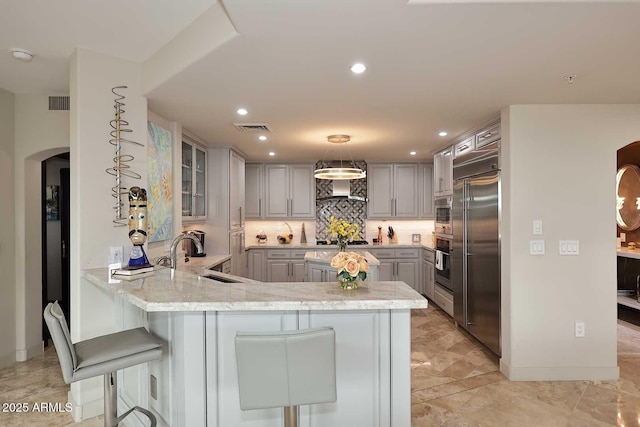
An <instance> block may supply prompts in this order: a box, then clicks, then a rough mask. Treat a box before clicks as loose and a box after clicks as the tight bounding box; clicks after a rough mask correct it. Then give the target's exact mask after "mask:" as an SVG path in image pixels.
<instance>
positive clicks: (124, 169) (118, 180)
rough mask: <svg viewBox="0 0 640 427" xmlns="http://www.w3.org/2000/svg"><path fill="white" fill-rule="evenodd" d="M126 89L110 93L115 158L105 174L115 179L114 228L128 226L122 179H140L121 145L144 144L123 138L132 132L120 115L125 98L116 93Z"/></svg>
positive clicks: (116, 89)
mask: <svg viewBox="0 0 640 427" xmlns="http://www.w3.org/2000/svg"><path fill="white" fill-rule="evenodd" d="M126 88H127V86H116V87H114V88H112V89H111V92H112V93H113V94H114V95H115V96H116V98H115V99H114V105H113V108H114V109H115V118H114V119H113V120H111V121H110V122H109V124H110V125H111V129H112V130H111V132H109V135H110V136H111V138H110V139H109V143H110V144H111V145H113V146H114V147H115V156H114V158H113V163H114V165H113V166H112V167H110V168H108V169H107V173H108V174H109V175H113V176H114V177H115V185H114V186H113V187H111V196H112V197H113V198H114V199H116V203H115V206H114V207H113V209H114V210H115V219H114V220H113V223H114V224H115V225H114V227H124V226H126V225H128V218H127V217H126V216H124V214H123V209H122V207H123V206H124V203H123V202H122V197H123V196H124V197H128V194H129V190H128V189H127V187H125V186H124V184H123V182H122V178H123V177H127V178H131V179H142V176H141V175H140V174H139V173H137V172H134V171H133V170H131V165H129V164H128V163H130V162H132V161H133V160H134V157H133V156H132V155H130V154H123V153H122V144H123V143H130V144H135V145H138V146H140V147H144V144H141V143H139V142H136V141H133V140H131V139H127V138H124V137H123V134H126V133H129V132H132V130H131V129H130V128H129V127H128V126H129V122H128V121H126V120H124V119H123V118H122V115H123V114H124V113H125V109H124V105H125V104H124V99H125V96H124V95H122V94H120V93H118V90H119V89H126Z"/></svg>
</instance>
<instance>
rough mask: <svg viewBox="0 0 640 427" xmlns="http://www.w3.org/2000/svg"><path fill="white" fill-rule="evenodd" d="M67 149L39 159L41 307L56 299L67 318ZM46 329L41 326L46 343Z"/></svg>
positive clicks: (68, 174)
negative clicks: (40, 173)
mask: <svg viewBox="0 0 640 427" xmlns="http://www.w3.org/2000/svg"><path fill="white" fill-rule="evenodd" d="M69 191H70V173H69V153H64V154H60V155H57V156H54V157H50V158H49V159H47V160H45V161H43V162H42V309H43V310H44V307H45V306H46V305H47V304H48V303H49V302H53V301H56V300H57V301H58V302H59V303H60V307H61V308H62V310H63V312H64V314H65V316H66V318H67V322H68V323H70V322H71V316H70V315H71V313H70V307H71V298H70V282H69V269H70V264H69V263H70V258H69V250H70V248H69V228H70V227H69ZM49 337H50V336H49V329H48V328H47V327H46V326H45V325H44V323H43V327H42V339H43V341H44V343H45V345H47V343H48V340H49Z"/></svg>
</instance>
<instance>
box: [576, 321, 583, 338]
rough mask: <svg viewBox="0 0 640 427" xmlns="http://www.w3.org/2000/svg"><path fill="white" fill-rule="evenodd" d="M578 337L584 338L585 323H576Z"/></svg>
mask: <svg viewBox="0 0 640 427" xmlns="http://www.w3.org/2000/svg"><path fill="white" fill-rule="evenodd" d="M576 337H577V338H584V322H576Z"/></svg>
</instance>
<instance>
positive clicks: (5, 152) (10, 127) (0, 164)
mask: <svg viewBox="0 0 640 427" xmlns="http://www.w3.org/2000/svg"><path fill="white" fill-rule="evenodd" d="M13 140H14V96H13V94H11V93H10V92H6V91H4V90H2V89H0V182H1V183H2V185H0V199H1V200H3V202H2V203H0V218H2V220H1V221H0V277H2V280H0V295H2V298H0V325H3V327H2V328H0V342H2V346H1V347H0V368H2V367H4V366H7V365H9V364H11V363H13V362H14V361H15V360H16V353H15V348H16V333H15V330H16V328H15V325H16V306H15V296H16V286H15V256H14V253H15V252H14V247H15V211H14V205H13V203H12V201H13V197H14V193H13V184H14V178H13V163H14V159H13V151H14V148H13Z"/></svg>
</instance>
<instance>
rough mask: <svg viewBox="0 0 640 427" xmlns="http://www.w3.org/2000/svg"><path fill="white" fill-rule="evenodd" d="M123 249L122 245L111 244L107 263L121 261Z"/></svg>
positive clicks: (122, 259)
mask: <svg viewBox="0 0 640 427" xmlns="http://www.w3.org/2000/svg"><path fill="white" fill-rule="evenodd" d="M123 252H124V249H123V248H122V246H111V248H109V264H115V263H118V262H119V263H122V262H123V261H124V258H123Z"/></svg>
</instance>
